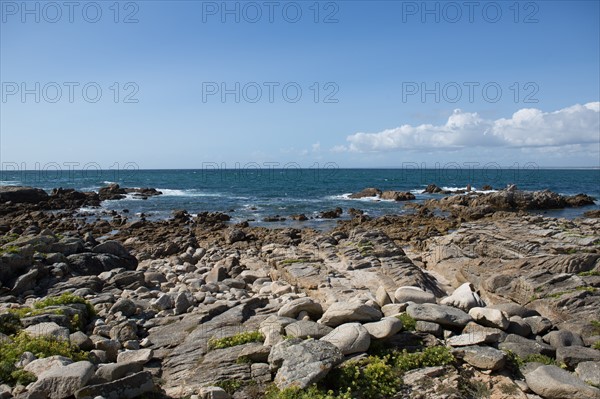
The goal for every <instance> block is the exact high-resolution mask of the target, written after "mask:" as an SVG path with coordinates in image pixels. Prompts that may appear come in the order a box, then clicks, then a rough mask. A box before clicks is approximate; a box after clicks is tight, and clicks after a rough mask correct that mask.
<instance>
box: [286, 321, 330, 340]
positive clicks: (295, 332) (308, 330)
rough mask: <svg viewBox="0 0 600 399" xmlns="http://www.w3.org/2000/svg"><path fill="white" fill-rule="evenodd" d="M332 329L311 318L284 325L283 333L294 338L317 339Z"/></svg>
mask: <svg viewBox="0 0 600 399" xmlns="http://www.w3.org/2000/svg"><path fill="white" fill-rule="evenodd" d="M331 331H333V328H331V327H329V326H326V325H324V324H321V323H317V322H314V321H311V320H300V321H297V322H295V323H292V324H290V325H288V326H286V327H285V335H287V336H288V337H295V338H302V339H304V338H309V337H310V338H314V339H319V338H322V337H324V336H326V335H327V334H329V333H330V332H331Z"/></svg>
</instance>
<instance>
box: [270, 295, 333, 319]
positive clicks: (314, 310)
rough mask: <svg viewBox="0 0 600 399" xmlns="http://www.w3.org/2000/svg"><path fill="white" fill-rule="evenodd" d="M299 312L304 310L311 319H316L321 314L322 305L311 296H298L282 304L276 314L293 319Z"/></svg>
mask: <svg viewBox="0 0 600 399" xmlns="http://www.w3.org/2000/svg"><path fill="white" fill-rule="evenodd" d="M300 312H306V313H308V315H309V316H310V317H311V318H312V319H314V320H316V319H318V318H319V317H321V316H322V315H323V307H322V306H321V304H320V303H318V302H315V301H314V300H313V299H312V298H308V297H305V298H298V299H294V300H292V301H290V302H287V303H286V304H284V305H283V306H282V307H281V309H279V312H278V313H277V315H278V316H281V317H291V318H294V319H295V318H296V317H298V315H299V314H300Z"/></svg>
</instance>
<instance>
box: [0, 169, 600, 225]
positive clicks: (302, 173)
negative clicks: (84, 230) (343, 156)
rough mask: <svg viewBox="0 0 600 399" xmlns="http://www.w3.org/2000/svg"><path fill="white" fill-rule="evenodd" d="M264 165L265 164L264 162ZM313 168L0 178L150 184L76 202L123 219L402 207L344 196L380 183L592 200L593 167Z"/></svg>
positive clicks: (254, 216) (1, 180)
mask: <svg viewBox="0 0 600 399" xmlns="http://www.w3.org/2000/svg"><path fill="white" fill-rule="evenodd" d="M267 166H268V165H267ZM325 166H326V167H320V168H318V169H317V168H315V169H297V168H293V167H289V168H286V169H273V168H268V167H262V168H261V167H260V165H257V164H253V165H251V167H246V168H238V169H218V168H215V169H208V168H207V169H201V170H136V169H131V170H111V171H107V170H105V171H100V170H97V169H88V170H86V171H81V170H70V171H68V170H59V169H48V170H45V171H43V170H42V171H40V170H38V171H9V170H3V171H2V172H0V185H28V186H34V187H39V188H43V189H45V190H48V191H50V190H51V189H52V188H55V187H63V188H74V189H77V190H82V191H92V190H93V191H97V190H98V189H99V188H100V187H102V186H106V185H108V184H111V183H118V184H120V185H121V187H153V188H156V189H158V190H160V191H162V192H163V195H160V196H156V197H150V198H149V199H147V200H142V199H135V198H133V197H128V198H126V199H123V200H118V201H105V202H104V203H103V204H102V206H101V208H100V209H93V208H88V209H82V210H81V212H82V213H83V214H87V215H88V216H94V217H95V216H96V215H100V216H102V215H106V211H110V210H117V211H122V210H123V209H128V210H129V214H130V217H131V218H135V215H138V216H139V214H141V213H144V214H145V215H146V217H147V218H148V219H153V220H155V219H161V218H168V217H169V216H170V215H171V213H172V210H175V209H185V210H187V211H188V212H189V213H191V214H196V213H199V212H203V211H220V212H225V213H227V214H229V215H230V216H231V217H232V221H234V222H239V221H245V220H249V221H250V222H251V224H253V225H264V226H273V227H275V226H277V227H279V226H293V227H306V226H311V227H315V228H320V229H323V228H328V227H330V226H332V225H333V224H335V221H331V220H324V219H318V218H317V216H318V214H319V212H321V211H326V210H331V209H335V208H336V207H341V208H342V209H343V210H344V215H343V217H346V218H347V217H349V216H348V215H347V212H346V211H347V210H348V209H349V208H351V207H353V208H357V209H361V210H363V211H364V212H365V213H366V214H368V215H370V216H380V215H384V214H402V213H405V212H410V210H407V209H404V205H405V203H404V202H394V201H379V200H374V199H372V198H368V199H349V198H348V195H349V194H350V193H353V192H357V191H360V190H362V189H364V188H366V187H376V188H378V189H381V190H397V191H410V192H412V193H413V194H414V195H415V196H416V201H423V200H426V199H429V198H439V197H440V195H439V194H433V195H432V194H422V191H423V190H424V189H425V187H426V186H427V185H428V184H430V183H434V184H436V185H438V186H439V187H442V188H444V189H450V190H454V189H461V188H466V186H467V184H470V185H471V187H472V189H474V190H480V189H481V188H482V187H483V186H484V185H489V186H492V188H493V189H501V188H504V187H506V186H507V185H509V184H516V185H517V187H519V188H520V189H524V190H545V189H548V190H552V191H555V192H558V193H560V194H566V195H573V194H578V193H585V194H589V195H591V196H593V197H595V198H597V199H600V169H537V168H534V167H531V168H523V167H520V168H515V169H492V168H488V169H468V168H458V167H456V166H455V167H448V166H447V167H445V168H437V169H419V168H404V169H338V168H336V167H334V165H325ZM599 206H600V201H596V205H595V206H591V207H586V208H580V209H566V210H557V211H547V212H544V213H546V214H548V215H551V216H557V217H567V218H574V217H577V216H581V214H582V213H583V212H584V211H586V210H590V209H593V208H598V207H599ZM301 213H303V214H305V215H306V216H307V217H308V218H311V219H310V220H308V221H305V222H297V221H291V220H289V216H290V215H293V214H301ZM277 215H279V216H281V217H285V218H288V220H286V221H285V222H264V221H263V219H264V218H265V217H274V216H277Z"/></svg>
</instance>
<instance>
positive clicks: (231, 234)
mask: <svg viewBox="0 0 600 399" xmlns="http://www.w3.org/2000/svg"><path fill="white" fill-rule="evenodd" d="M428 189H431V190H432V192H436V191H435V188H434V187H428ZM128 194H129V195H139V196H141V197H148V196H152V195H160V192H158V191H156V190H153V189H125V188H121V187H118V186H110V187H107V188H105V189H102V190H100V193H81V192H77V191H75V190H63V189H56V190H54V191H53V192H52V193H51V194H47V193H46V192H43V191H42V190H38V189H34V188H6V187H3V188H1V189H0V353H2V359H0V379H1V380H2V381H1V385H0V398H10V397H17V398H71V397H75V398H97V397H105V398H134V397H157V398H158V397H161V398H162V397H170V398H184V397H187V398H192V397H193V398H213V399H214V398H240V399H241V398H263V397H267V398H272V399H277V398H317V399H318V398H329V399H331V398H340V399H341V398H457V399H458V398H493V399H503V398H529V399H536V398H543V399H555V398H556V399H558V398H600V389H599V388H598V387H599V386H600V291H599V289H600V219H599V218H598V216H599V215H598V211H597V210H595V211H591V212H589V213H586V217H582V218H577V219H574V220H567V219H560V218H550V217H544V216H539V215H532V214H530V213H528V211H531V210H545V209H557V208H564V207H579V206H585V205H590V204H594V199H592V198H591V197H589V196H586V195H584V194H580V195H577V196H571V197H565V196H561V195H558V194H556V193H552V192H548V191H540V192H523V191H520V190H518V189H517V188H516V187H509V188H507V189H505V190H499V191H495V192H489V193H487V192H486V193H473V192H464V193H461V194H458V195H450V196H445V197H444V196H443V195H445V194H444V193H441V194H440V198H439V199H433V200H429V201H426V202H424V203H421V204H415V203H408V205H407V206H409V207H411V208H412V209H413V213H411V214H409V215H388V216H383V217H379V218H370V217H369V216H367V215H364V214H362V213H361V212H360V211H359V210H356V209H349V210H342V209H339V210H337V209H336V210H332V211H324V212H323V215H322V217H339V216H340V215H341V214H342V213H343V212H346V214H350V215H351V216H352V218H351V219H348V220H340V221H339V222H338V223H337V226H336V227H335V228H334V229H332V230H331V231H327V232H323V231H317V230H313V229H310V228H304V229H294V228H282V229H268V228H264V227H252V226H250V225H249V224H248V223H247V222H243V223H237V224H235V223H231V222H230V218H229V216H228V215H227V214H224V213H217V212H215V213H208V212H206V213H201V214H198V215H195V216H192V215H190V214H188V213H187V212H186V211H183V210H181V211H176V212H174V213H173V216H172V218H170V219H168V220H161V221H147V220H145V219H144V218H141V219H138V220H133V221H130V220H128V217H127V214H126V213H123V214H121V213H116V212H115V213H114V214H113V215H111V216H112V217H111V219H110V220H102V219H99V218H98V219H96V220H88V219H86V218H84V217H80V216H77V213H76V211H77V209H79V208H81V207H83V206H98V205H100V203H101V201H103V200H106V199H112V200H114V199H119V198H122V196H124V195H128ZM383 194H385V198H386V199H391V200H395V201H404V200H410V199H411V198H410V196H408V194H410V193H402V192H394V191H392V192H385V193H384V192H382V191H380V190H377V189H366V190H363V191H362V192H361V193H357V194H356V195H364V196H379V197H383V196H384V195H383ZM328 212H331V213H328ZM296 220H302V219H301V218H299V216H298V219H296ZM313 384H316V385H313ZM298 389H299V390H298ZM348 389H349V391H348ZM328 390H330V391H331V393H327V391H328ZM286 395H287V396H286ZM294 395H295V396H294ZM303 395H304V396H303Z"/></svg>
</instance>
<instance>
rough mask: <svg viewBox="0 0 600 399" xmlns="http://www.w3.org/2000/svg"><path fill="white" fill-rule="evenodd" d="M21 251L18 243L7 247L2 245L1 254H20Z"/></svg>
mask: <svg viewBox="0 0 600 399" xmlns="http://www.w3.org/2000/svg"><path fill="white" fill-rule="evenodd" d="M20 252H21V248H19V247H17V246H16V245H7V246H5V247H0V255H4V254H18V253H20Z"/></svg>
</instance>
